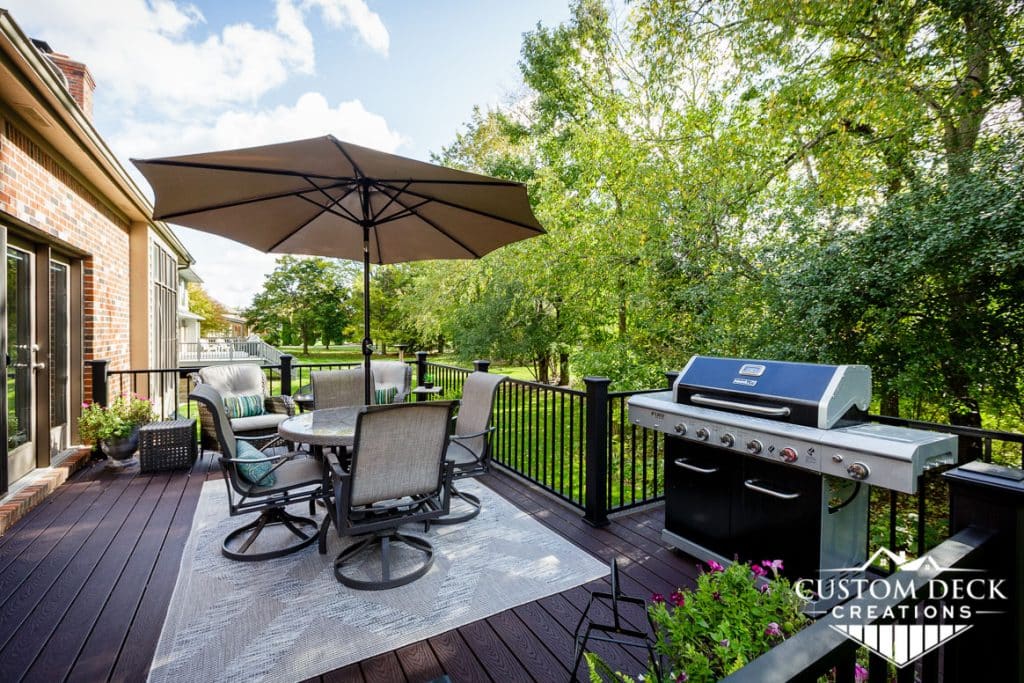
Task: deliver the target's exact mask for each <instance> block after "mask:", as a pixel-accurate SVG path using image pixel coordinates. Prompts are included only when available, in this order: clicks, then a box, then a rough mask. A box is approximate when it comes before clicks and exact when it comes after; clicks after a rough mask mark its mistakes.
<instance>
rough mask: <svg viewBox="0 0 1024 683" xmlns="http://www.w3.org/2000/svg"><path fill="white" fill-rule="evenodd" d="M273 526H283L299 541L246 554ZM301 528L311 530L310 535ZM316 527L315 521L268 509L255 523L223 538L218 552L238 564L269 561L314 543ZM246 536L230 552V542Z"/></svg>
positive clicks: (279, 509)
mask: <svg viewBox="0 0 1024 683" xmlns="http://www.w3.org/2000/svg"><path fill="white" fill-rule="evenodd" d="M273 524H281V525H283V526H284V527H285V528H286V529H288V530H289V531H290V532H292V533H293V534H295V535H296V536H298V537H299V538H300V539H301V540H300V541H298V542H296V543H292V544H291V545H288V546H285V547H283V548H278V549H276V550H268V551H266V552H262V553H250V552H246V551H247V550H249V548H250V547H252V544H253V541H255V540H256V538H257V537H258V536H259V535H260V534H261V533H263V530H264V529H266V528H267V527H268V526H271V525H273ZM302 527H307V528H311V529H312V533H309V534H307V533H305V532H303V531H302ZM318 527H319V525H318V524H317V523H316V521H315V520H312V519H309V518H307V517H297V516H295V515H292V514H289V513H288V512H287V511H286V510H285V509H284V508H270V509H269V510H264V511H263V512H262V513H260V516H259V517H258V518H257V519H256V521H254V522H251V523H249V524H246V525H245V526H243V527H239V528H238V529H235V530H234V531H232V532H231V533H230V534H228V535H227V536H225V537H224V542H223V543H222V544H221V547H220V552H221V554H222V555H224V557H226V558H228V559H231V560H238V561H240V562H255V561H258V560H271V559H273V558H275V557H284V556H285V555H290V554H292V553H294V552H298V551H299V550H302V549H303V548H305V547H306V546H308V545H311V544H312V543H314V542H315V541H316V539H317V529H318ZM246 534H248V537H247V538H246V539H245V540H244V541H242V543H241V545H239V546H238V547H237V549H236V550H232V549H231V548H230V546H231V545H232V542H233V541H237V540H238V539H240V538H241V537H242V536H244V535H246Z"/></svg>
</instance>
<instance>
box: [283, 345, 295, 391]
mask: <svg viewBox="0 0 1024 683" xmlns="http://www.w3.org/2000/svg"><path fill="white" fill-rule="evenodd" d="M293 358H294V357H293V356H292V355H291V354H289V353H282V354H281V395H283V396H291V395H292V360H293Z"/></svg>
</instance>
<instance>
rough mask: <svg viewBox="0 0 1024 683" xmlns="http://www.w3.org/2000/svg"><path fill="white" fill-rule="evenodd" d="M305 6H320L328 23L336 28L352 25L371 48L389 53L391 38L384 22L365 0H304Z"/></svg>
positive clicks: (384, 53) (385, 53) (382, 52)
mask: <svg viewBox="0 0 1024 683" xmlns="http://www.w3.org/2000/svg"><path fill="white" fill-rule="evenodd" d="M302 5H303V7H318V8H320V12H321V13H322V14H323V17H324V19H325V20H326V21H327V23H328V24H329V25H331V26H334V27H335V28H342V27H344V26H346V25H349V24H350V25H352V26H353V27H354V28H355V29H356V31H358V32H359V35H360V37H361V38H362V39H363V40H364V41H365V42H366V44H367V45H369V46H370V47H371V48H373V49H374V50H376V51H377V52H379V53H381V54H382V55H387V53H388V47H389V45H390V42H391V38H390V36H389V35H388V30H387V28H385V27H384V22H383V21H381V19H380V16H379V15H378V14H377V13H376V12H371V11H370V8H369V7H367V6H366V2H365V1H364V0H303V3H302Z"/></svg>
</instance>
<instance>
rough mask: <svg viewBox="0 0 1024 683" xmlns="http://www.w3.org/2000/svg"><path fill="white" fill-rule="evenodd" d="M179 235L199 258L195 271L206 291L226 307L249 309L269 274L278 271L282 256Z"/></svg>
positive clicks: (199, 235)
mask: <svg viewBox="0 0 1024 683" xmlns="http://www.w3.org/2000/svg"><path fill="white" fill-rule="evenodd" d="M175 232H177V233H178V236H179V237H181V239H182V241H183V242H184V243H185V246H186V247H187V248H188V250H189V251H190V252H191V253H192V256H194V257H195V259H196V265H195V266H194V269H195V271H196V273H197V274H198V275H199V277H201V278H202V279H203V289H205V290H206V291H207V292H208V293H209V294H210V295H211V296H212V297H213V298H215V299H216V300H217V301H219V302H221V303H222V304H224V305H225V306H228V307H230V308H234V309H241V308H245V307H246V306H248V305H249V304H251V303H252V299H253V297H254V296H255V295H256V293H257V292H259V291H260V290H261V289H263V281H264V278H265V276H266V275H269V274H270V272H271V271H272V270H274V261H275V259H277V258H278V257H279V256H280V254H264V253H263V252H262V251H257V250H256V249H250V248H249V247H246V246H243V245H241V244H238V243H237V242H232V241H231V240H227V239H224V238H223V237H218V236H216V235H210V234H207V233H203V232H199V231H197V230H191V229H189V228H182V227H176V228H175Z"/></svg>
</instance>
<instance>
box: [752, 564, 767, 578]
mask: <svg viewBox="0 0 1024 683" xmlns="http://www.w3.org/2000/svg"><path fill="white" fill-rule="evenodd" d="M750 571H751V572H753V573H754V576H764V575H765V574H767V573H768V570H767V569H765V568H764V567H762V566H761V565H759V564H755V565H754V566H752V567H751V568H750Z"/></svg>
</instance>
